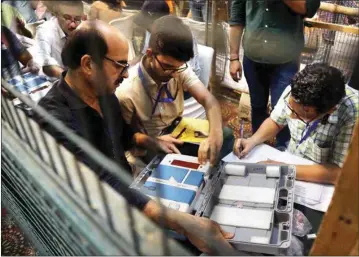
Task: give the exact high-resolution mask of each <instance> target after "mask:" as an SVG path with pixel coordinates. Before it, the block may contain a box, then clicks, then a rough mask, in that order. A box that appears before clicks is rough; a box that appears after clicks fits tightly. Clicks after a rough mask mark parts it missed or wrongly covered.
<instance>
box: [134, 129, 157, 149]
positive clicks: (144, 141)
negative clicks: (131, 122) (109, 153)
mask: <svg viewBox="0 0 359 257" xmlns="http://www.w3.org/2000/svg"><path fill="white" fill-rule="evenodd" d="M133 140H134V142H135V145H136V146H140V147H143V148H148V149H151V150H154V149H156V146H157V144H156V139H155V138H153V137H150V136H148V135H146V134H143V133H135V134H134V135H133Z"/></svg>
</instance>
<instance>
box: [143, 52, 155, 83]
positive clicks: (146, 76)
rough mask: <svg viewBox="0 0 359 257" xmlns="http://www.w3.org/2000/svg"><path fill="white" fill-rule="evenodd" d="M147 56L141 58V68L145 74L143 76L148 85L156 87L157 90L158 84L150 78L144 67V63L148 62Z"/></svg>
mask: <svg viewBox="0 0 359 257" xmlns="http://www.w3.org/2000/svg"><path fill="white" fill-rule="evenodd" d="M146 58H147V56H146V55H144V56H143V57H142V58H141V62H140V68H141V70H142V73H143V76H144V78H145V80H146V82H147V83H148V85H150V86H152V85H156V87H153V88H155V89H156V90H157V84H156V82H155V81H154V80H153V78H152V77H151V76H150V74H148V72H147V70H146V68H145V66H144V65H143V63H144V61H145V60H146Z"/></svg>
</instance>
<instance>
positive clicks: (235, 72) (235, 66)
mask: <svg viewBox="0 0 359 257" xmlns="http://www.w3.org/2000/svg"><path fill="white" fill-rule="evenodd" d="M229 73H230V74H231V77H232V79H233V80H234V81H236V82H238V81H239V80H241V79H242V64H241V62H240V61H231V62H230V64H229Z"/></svg>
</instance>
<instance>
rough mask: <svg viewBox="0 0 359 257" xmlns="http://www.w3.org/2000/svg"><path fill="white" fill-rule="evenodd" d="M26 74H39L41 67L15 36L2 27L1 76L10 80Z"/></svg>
mask: <svg viewBox="0 0 359 257" xmlns="http://www.w3.org/2000/svg"><path fill="white" fill-rule="evenodd" d="M19 62H20V63H21V64H22V65H23V66H24V67H23V69H20V65H19ZM26 72H32V73H38V72H39V67H38V65H37V64H36V63H35V62H34V60H33V58H32V55H31V54H30V53H29V52H28V51H27V50H26V48H25V47H24V46H23V45H22V44H21V42H20V41H19V39H18V38H17V37H16V36H15V34H14V33H13V32H12V31H11V30H9V29H8V28H7V27H5V26H1V76H2V77H3V78H4V79H10V78H13V77H15V76H17V75H21V74H23V73H26Z"/></svg>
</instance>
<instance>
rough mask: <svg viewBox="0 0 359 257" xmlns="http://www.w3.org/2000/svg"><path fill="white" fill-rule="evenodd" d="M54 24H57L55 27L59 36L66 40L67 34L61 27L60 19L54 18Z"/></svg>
mask: <svg viewBox="0 0 359 257" xmlns="http://www.w3.org/2000/svg"><path fill="white" fill-rule="evenodd" d="M54 23H55V26H56V28H57V34H58V36H59V38H60V39H63V38H66V34H65V32H64V31H63V30H62V28H61V27H60V24H59V19H58V18H56V17H55V18H54Z"/></svg>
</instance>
